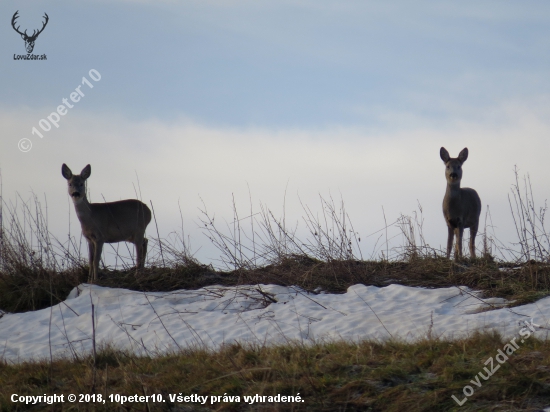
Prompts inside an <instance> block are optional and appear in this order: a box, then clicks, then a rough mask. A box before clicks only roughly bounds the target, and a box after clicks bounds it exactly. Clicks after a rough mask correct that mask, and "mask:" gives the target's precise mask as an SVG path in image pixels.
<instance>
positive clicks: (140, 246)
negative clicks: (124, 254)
mask: <svg viewBox="0 0 550 412" xmlns="http://www.w3.org/2000/svg"><path fill="white" fill-rule="evenodd" d="M146 253H147V239H146V238H143V239H141V240H138V241H137V242H136V255H137V256H136V272H139V270H140V269H143V267H144V266H145V255H146Z"/></svg>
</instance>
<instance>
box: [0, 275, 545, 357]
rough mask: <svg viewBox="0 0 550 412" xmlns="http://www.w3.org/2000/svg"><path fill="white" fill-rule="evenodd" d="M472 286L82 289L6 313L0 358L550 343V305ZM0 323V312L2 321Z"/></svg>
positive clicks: (0, 325)
mask: <svg viewBox="0 0 550 412" xmlns="http://www.w3.org/2000/svg"><path fill="white" fill-rule="evenodd" d="M479 296H480V293H479V292H475V291H472V290H470V289H468V288H466V287H450V288H442V289H424V288H413V287H407V286H400V285H390V286H387V287H383V288H378V287H375V286H364V285H354V286H351V287H350V288H349V289H348V291H347V293H344V294H323V293H321V294H308V293H306V292H305V291H303V290H301V289H300V288H298V287H283V286H274V285H256V286H240V287H222V286H212V287H206V288H202V289H199V290H180V291H175V292H162V293H161V292H156V293H152V292H147V293H144V292H134V291H130V290H126V289H111V288H104V287H100V286H95V285H87V284H83V285H80V286H78V287H77V288H75V289H73V291H72V292H71V293H70V295H69V296H68V298H67V300H66V301H64V302H63V303H60V304H58V305H56V306H54V307H52V308H47V309H42V310H38V311H33V312H26V313H14V314H12V313H4V314H3V316H2V317H1V318H0V358H3V359H5V360H7V361H9V362H20V361H24V360H30V359H41V358H47V359H49V358H50V351H51V355H52V356H53V357H60V356H68V357H72V356H74V355H75V354H77V355H78V356H80V355H81V354H85V353H89V351H90V350H91V348H92V342H93V336H94V334H93V328H92V302H93V306H94V319H95V341H96V345H97V346H98V347H100V345H102V344H111V345H113V346H115V347H117V348H120V349H128V350H132V351H134V352H136V353H138V354H146V353H148V354H152V355H155V354H158V353H162V352H165V351H170V350H174V349H175V350H177V349H178V348H181V349H184V348H193V347H208V348H212V349H215V348H219V347H220V346H221V345H223V344H230V343H233V342H236V341H238V342H243V343H244V342H248V343H256V344H260V345H263V344H271V343H282V342H287V341H298V342H302V343H312V342H319V341H322V340H327V339H329V340H330V339H347V340H354V341H358V340H361V339H373V338H374V339H387V338H389V337H393V338H399V339H402V340H406V341H414V340H416V339H419V338H424V337H427V336H432V337H438V336H441V337H446V338H458V337H463V336H467V335H470V334H471V333H472V332H474V331H475V330H493V329H494V330H498V331H499V332H500V333H501V334H502V335H503V336H504V337H505V338H511V337H512V336H517V335H518V332H519V330H520V329H521V328H522V327H524V326H525V325H524V321H530V320H531V319H533V322H534V323H535V324H537V325H540V327H538V328H537V330H536V332H535V333H534V335H535V336H536V337H538V338H542V339H547V338H548V327H549V326H550V324H549V320H548V318H547V317H546V314H549V313H550V297H547V298H544V299H542V300H539V301H538V302H535V303H532V304H528V305H524V306H519V307H514V308H511V309H507V308H500V309H494V310H490V311H487V310H486V309H487V308H489V307H491V306H492V307H499V306H501V305H502V304H503V303H505V301H504V300H503V299H485V300H482V299H480V298H479ZM0 316H1V313H0Z"/></svg>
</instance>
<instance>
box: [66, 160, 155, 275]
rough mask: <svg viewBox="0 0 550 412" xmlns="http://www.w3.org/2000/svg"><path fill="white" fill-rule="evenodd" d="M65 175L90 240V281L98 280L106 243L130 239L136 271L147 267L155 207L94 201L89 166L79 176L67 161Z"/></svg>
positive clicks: (87, 238) (131, 203)
mask: <svg viewBox="0 0 550 412" xmlns="http://www.w3.org/2000/svg"><path fill="white" fill-rule="evenodd" d="M61 174H62V175H63V177H64V178H65V179H67V184H68V192H69V196H70V197H71V199H72V201H73V204H74V207H75V211H76V215H77V217H78V220H79V221H80V226H81V228H82V234H83V235H84V237H85V238H86V240H87V241H88V251H89V253H88V258H89V259H88V262H89V272H88V282H91V283H93V282H95V281H97V275H98V271H99V260H100V259H101V252H102V250H103V245H104V244H105V243H118V242H130V243H133V244H134V245H135V247H136V274H137V273H139V271H140V270H141V269H143V267H144V266H145V256H146V254H147V243H148V240H147V238H146V237H145V229H146V228H147V225H148V224H149V222H151V210H149V208H148V207H147V205H146V204H144V203H142V202H140V201H139V200H137V199H127V200H120V201H118V202H105V203H90V202H89V201H88V198H87V197H86V180H87V179H88V178H89V177H90V175H91V174H92V168H91V166H90V165H87V166H86V167H85V168H84V169H82V171H81V172H80V174H79V175H74V174H73V173H72V172H71V169H69V167H68V166H67V165H66V164H65V163H63V166H62V167H61Z"/></svg>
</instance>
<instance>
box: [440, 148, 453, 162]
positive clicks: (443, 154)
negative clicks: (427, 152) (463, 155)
mask: <svg viewBox="0 0 550 412" xmlns="http://www.w3.org/2000/svg"><path fill="white" fill-rule="evenodd" d="M439 156H440V157H441V160H443V162H444V163H447V162H448V161H449V159H450V158H451V156H449V152H448V151H447V149H445V148H444V147H442V148H441V149H439Z"/></svg>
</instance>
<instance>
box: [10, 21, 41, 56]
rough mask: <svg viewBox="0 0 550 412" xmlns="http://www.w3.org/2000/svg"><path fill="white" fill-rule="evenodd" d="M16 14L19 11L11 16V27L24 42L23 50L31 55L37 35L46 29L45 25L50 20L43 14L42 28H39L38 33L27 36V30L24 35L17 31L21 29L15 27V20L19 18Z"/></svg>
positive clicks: (34, 32) (34, 31)
mask: <svg viewBox="0 0 550 412" xmlns="http://www.w3.org/2000/svg"><path fill="white" fill-rule="evenodd" d="M18 13H19V10H17V11H16V12H15V13H14V15H13V17H12V19H11V25H12V27H13V29H14V30H15V31H16V32H17V33H19V34H20V35H21V38H22V39H23V40H25V48H26V49H27V53H32V51H33V49H34V42H35V41H36V38H37V37H38V35H39V34H40V33H42V31H43V30H44V28H45V27H46V24H48V20H49V19H50V18H49V17H48V15H47V14H46V13H44V18H45V19H46V21H44V23H42V24H43V25H42V28H41V29H40V30H38V32H37V31H36V30H33V32H32V35H31V36H29V35H27V30H25V32H24V33H21V32H20V31H19V27H21V26H17V27H15V20H17V18H18V17H19V16H18Z"/></svg>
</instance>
